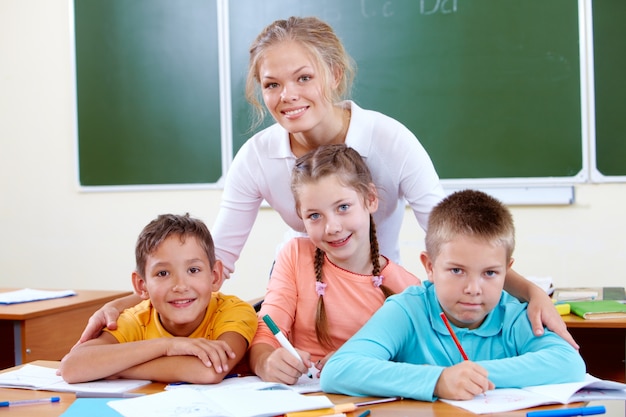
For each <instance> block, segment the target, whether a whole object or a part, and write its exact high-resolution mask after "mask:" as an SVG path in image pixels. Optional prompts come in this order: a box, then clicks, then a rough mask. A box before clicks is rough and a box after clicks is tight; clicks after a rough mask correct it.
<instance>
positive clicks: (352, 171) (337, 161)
mask: <svg viewBox="0 0 626 417" xmlns="http://www.w3.org/2000/svg"><path fill="white" fill-rule="evenodd" d="M331 175H332V176H335V177H337V179H338V180H339V182H340V183H341V184H342V185H343V186H345V187H350V188H353V189H354V190H356V191H357V192H358V193H359V194H361V195H362V197H363V201H364V202H365V201H367V199H368V197H370V195H371V193H372V192H374V191H373V180H372V175H371V173H370V171H369V168H368V167H367V165H366V164H365V161H363V158H361V155H359V153H358V152H357V151H355V150H354V149H352V148H349V147H348V146H346V145H344V144H335V145H323V146H320V147H318V148H316V149H314V150H312V151H311V152H308V153H307V154H305V155H304V156H302V157H300V158H298V160H297V161H296V164H295V166H294V168H293V172H292V175H291V191H292V192H293V195H294V198H295V200H296V211H297V213H298V216H300V217H302V216H301V213H300V201H299V193H298V191H299V189H300V187H301V186H303V185H306V184H310V183H315V182H317V181H319V180H320V179H323V178H326V177H328V176H331ZM370 256H371V260H372V266H373V268H372V275H374V276H380V262H379V258H380V250H379V247H378V239H377V238H376V225H375V223H374V219H373V217H372V215H371V214H370ZM325 259H326V254H325V253H324V251H322V250H321V249H319V248H316V250H315V262H314V269H315V279H316V281H317V282H319V283H322V282H323V276H322V267H323V265H324V260H325ZM379 288H380V289H381V291H382V292H383V294H384V295H385V298H386V297H389V296H390V295H392V294H393V291H391V290H390V289H389V288H388V287H386V286H385V285H380V287H379ZM315 335H316V336H317V340H318V341H319V342H320V344H321V345H322V346H325V347H327V348H333V347H334V346H333V343H332V339H331V337H330V333H329V330H328V320H327V317H326V308H325V306H324V296H323V295H320V296H319V298H318V302H317V311H316V314H315Z"/></svg>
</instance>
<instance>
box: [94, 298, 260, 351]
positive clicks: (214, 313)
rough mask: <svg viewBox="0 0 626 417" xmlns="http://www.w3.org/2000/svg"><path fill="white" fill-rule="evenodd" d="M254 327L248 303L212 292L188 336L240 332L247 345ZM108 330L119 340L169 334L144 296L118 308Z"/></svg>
mask: <svg viewBox="0 0 626 417" xmlns="http://www.w3.org/2000/svg"><path fill="white" fill-rule="evenodd" d="M256 329H257V317H256V313H255V311H254V309H253V308H252V306H251V305H250V304H248V303H246V302H245V301H242V300H240V299H239V298H237V297H235V296H232V295H224V294H222V293H219V292H214V293H213V294H212V297H211V301H210V302H209V306H208V307H207V309H206V313H205V315H204V319H203V320H202V323H200V325H199V326H198V327H197V328H196V330H194V331H193V333H191V334H190V335H189V337H195V338H200V337H201V338H205V339H209V340H215V339H217V338H218V337H219V336H220V335H222V334H224V333H226V332H236V333H239V334H240V335H242V336H243V337H244V338H245V339H246V340H247V341H248V345H249V344H250V342H251V341H252V339H253V338H254V334H255V332H256ZM104 331H106V332H109V333H111V335H113V337H115V339H117V341H118V342H119V343H126V342H136V341H139V340H147V339H157V338H159V337H173V336H172V335H171V334H170V333H169V332H168V331H167V330H165V328H163V325H162V324H161V321H160V320H159V314H158V313H157V311H156V309H155V308H154V307H153V306H152V303H151V302H150V300H144V301H142V302H141V303H139V304H137V305H136V306H134V307H131V308H128V309H126V310H124V312H122V314H121V315H120V317H119V318H118V320H117V330H108V329H104Z"/></svg>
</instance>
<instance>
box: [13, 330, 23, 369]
mask: <svg viewBox="0 0 626 417" xmlns="http://www.w3.org/2000/svg"><path fill="white" fill-rule="evenodd" d="M23 342H24V334H23V332H22V322H21V321H17V320H15V321H14V322H13V354H14V361H15V365H21V364H22V363H24V358H22V346H23Z"/></svg>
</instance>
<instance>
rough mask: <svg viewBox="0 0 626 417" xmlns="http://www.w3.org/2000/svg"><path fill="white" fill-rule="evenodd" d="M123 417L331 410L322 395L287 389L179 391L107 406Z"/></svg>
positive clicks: (251, 416) (260, 415)
mask: <svg viewBox="0 0 626 417" xmlns="http://www.w3.org/2000/svg"><path fill="white" fill-rule="evenodd" d="M107 404H108V405H109V406H110V407H112V408H113V409H115V410H116V411H117V412H118V413H120V414H122V415H123V416H124V417H145V416H151V417H218V416H219V417H266V416H276V415H281V414H285V413H288V412H293V411H305V410H317V409H323V408H330V407H333V403H332V402H331V401H330V400H329V399H328V398H327V397H326V396H322V395H316V396H305V395H301V394H298V393H297V392H295V391H292V390H289V389H278V390H254V389H245V388H242V389H236V390H232V389H228V388H223V389H214V390H205V391H198V390H194V389H189V388H180V389H174V390H170V391H165V392H161V393H158V394H152V395H145V396H143V397H137V398H131V399H127V400H113V401H109V402H108V403H107Z"/></svg>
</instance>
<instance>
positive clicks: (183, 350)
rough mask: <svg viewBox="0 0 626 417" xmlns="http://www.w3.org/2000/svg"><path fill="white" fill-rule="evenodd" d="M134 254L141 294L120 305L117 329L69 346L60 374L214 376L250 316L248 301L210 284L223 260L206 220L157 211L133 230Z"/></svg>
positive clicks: (231, 360) (252, 321) (252, 327)
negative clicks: (129, 303) (131, 302)
mask: <svg viewBox="0 0 626 417" xmlns="http://www.w3.org/2000/svg"><path fill="white" fill-rule="evenodd" d="M135 257H136V262H137V267H136V270H135V271H134V272H133V274H132V282H133V287H134V289H135V292H136V293H137V294H139V295H140V296H141V298H142V299H143V300H144V301H142V302H141V303H139V304H138V305H136V306H135V307H132V308H130V309H127V310H126V311H124V313H122V315H121V316H120V319H119V320H118V325H117V329H116V330H107V329H105V330H104V331H103V332H102V334H101V335H100V336H99V337H98V338H96V339H93V340H90V341H88V342H85V343H82V344H80V345H78V346H76V347H75V348H73V349H72V350H71V351H70V352H69V353H68V354H67V355H66V356H65V358H63V360H62V362H61V367H60V372H61V375H62V376H63V378H64V379H65V380H66V381H67V382H70V383H75V382H84V381H92V380H96V379H102V378H109V377H115V378H132V379H151V380H158V381H163V382H175V381H186V382H191V383H199V384H210V383H217V382H220V381H221V380H222V379H224V377H225V376H226V375H227V374H228V371H229V370H232V369H233V367H234V366H235V365H236V364H237V363H238V362H239V361H240V360H241V359H242V358H243V356H244V354H245V353H246V350H247V348H248V345H249V343H250V341H251V340H252V338H253V337H254V334H255V332H256V328H257V318H256V313H255V312H254V309H253V308H252V306H251V305H250V304H248V303H246V302H244V301H242V300H240V299H238V298H237V297H234V296H228V295H223V294H221V293H219V292H215V293H214V292H213V287H214V285H216V284H217V283H220V282H221V278H222V271H223V268H222V263H221V262H220V261H219V260H216V259H215V251H214V245H213V239H212V238H211V234H210V232H209V230H208V229H207V227H206V225H205V224H204V223H203V222H201V221H200V220H197V219H193V218H191V217H190V216H189V214H186V215H184V216H178V215H172V214H164V215H160V216H158V217H157V218H156V219H155V220H153V221H152V222H150V223H149V224H148V225H147V226H146V227H145V228H144V229H143V231H142V232H141V234H140V235H139V238H138V240H137V245H136V248H135Z"/></svg>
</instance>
